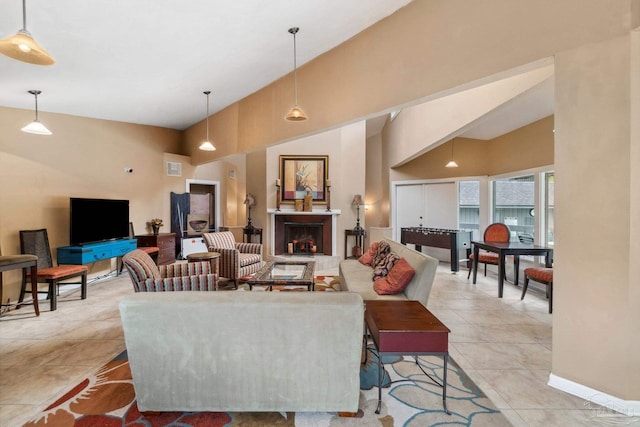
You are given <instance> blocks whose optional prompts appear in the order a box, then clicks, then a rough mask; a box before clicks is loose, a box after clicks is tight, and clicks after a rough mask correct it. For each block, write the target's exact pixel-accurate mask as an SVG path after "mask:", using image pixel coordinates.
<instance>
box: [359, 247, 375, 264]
mask: <svg viewBox="0 0 640 427" xmlns="http://www.w3.org/2000/svg"><path fill="white" fill-rule="evenodd" d="M377 250H378V242H374V243H372V244H371V246H370V247H369V250H368V251H367V252H365V253H364V254H363V255H362V256H361V257H360V258H358V261H360V262H361V263H362V264H364V265H371V262H372V261H373V257H374V255H375V254H376V251H377Z"/></svg>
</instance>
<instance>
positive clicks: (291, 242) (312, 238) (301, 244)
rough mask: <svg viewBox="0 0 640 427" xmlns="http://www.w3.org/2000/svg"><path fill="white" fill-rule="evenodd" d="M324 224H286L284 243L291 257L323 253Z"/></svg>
mask: <svg viewBox="0 0 640 427" xmlns="http://www.w3.org/2000/svg"><path fill="white" fill-rule="evenodd" d="M322 228H323V224H322V223H303V224H301V223H297V222H285V223H284V241H285V243H286V246H287V253H288V254H291V255H313V254H316V253H323V249H322V248H323V244H322V243H323V242H322V237H323V236H322Z"/></svg>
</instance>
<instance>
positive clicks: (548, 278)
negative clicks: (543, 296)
mask: <svg viewBox="0 0 640 427" xmlns="http://www.w3.org/2000/svg"><path fill="white" fill-rule="evenodd" d="M529 280H533V281H535V282H539V283H542V284H544V285H546V287H547V298H548V299H549V313H551V312H553V268H549V267H529V268H525V269H524V286H523V287H522V296H521V297H520V299H521V300H523V299H524V296H525V294H526V293H527V288H528V287H529Z"/></svg>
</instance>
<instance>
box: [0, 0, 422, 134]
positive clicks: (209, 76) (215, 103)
mask: <svg viewBox="0 0 640 427" xmlns="http://www.w3.org/2000/svg"><path fill="white" fill-rule="evenodd" d="M410 1H411V0H366V1H353V0H350V1H345V0H304V1H295V0H269V1H265V0H241V1H230V0H226V1H223V0H188V1H185V0H182V1H180V0H84V1H82V0H28V1H27V30H28V31H29V32H31V34H32V35H33V37H34V39H35V40H36V41H37V42H38V43H40V44H41V45H42V47H43V48H44V49H46V50H47V51H48V52H49V54H51V56H53V57H54V59H55V60H56V63H55V64H54V65H52V66H37V65H31V64H26V63H22V62H19V61H16V60H13V59H11V58H8V57H6V56H4V55H0V106H5V107H14V108H24V109H33V107H34V99H33V96H32V95H29V94H28V93H27V91H28V90H30V89H38V90H41V91H42V94H41V95H40V96H39V97H38V104H39V109H40V111H45V112H55V113H64V114H72V115H77V116H85V117H93V118H101V119H109V120H117V121H124V122H131V123H139V124H148V125H155V126H163V127H168V128H174V129H185V128H187V127H189V126H191V125H192V124H194V123H196V122H199V121H200V120H202V119H203V118H204V116H205V111H206V97H205V95H203V94H202V92H203V91H205V90H210V91H211V98H210V112H211V113H214V112H216V111H218V110H220V109H222V108H224V107H226V106H228V105H229V104H232V103H234V102H236V101H238V100H240V99H242V98H244V97H246V96H247V95H249V94H251V93H253V92H255V91H256V90H258V89H260V88H262V87H264V86H266V85H267V84H269V83H271V82H273V81H274V80H277V79H279V78H280V77H282V76H283V75H286V74H287V73H289V72H291V71H292V70H293V36H292V35H291V34H289V33H288V31H287V30H288V29H289V28H291V27H296V26H297V27H300V32H299V33H298V35H297V52H298V55H297V61H298V66H300V65H302V64H304V63H306V62H308V61H310V60H311V59H313V58H315V57H316V56H318V55H320V54H322V53H323V52H326V51H328V50H330V49H332V48H333V47H335V46H337V45H339V44H340V43H342V42H344V41H345V40H348V39H349V38H351V37H353V36H354V35H356V34H357V33H359V32H361V31H362V30H364V29H365V28H367V27H369V26H371V25H373V24H374V23H376V22H377V21H379V20H381V19H382V18H384V17H385V16H388V15H390V14H392V13H393V12H395V11H396V10H397V9H399V8H401V7H403V6H404V5H406V4H407V3H409V2H410ZM21 28H22V1H21V0H0V38H4V37H8V36H10V35H13V34H15V33H16V32H17V31H18V30H19V29H21ZM284 114H286V111H284V112H283V115H284Z"/></svg>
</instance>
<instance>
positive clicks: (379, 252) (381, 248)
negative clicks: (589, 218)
mask: <svg viewBox="0 0 640 427" xmlns="http://www.w3.org/2000/svg"><path fill="white" fill-rule="evenodd" d="M389 252H391V246H389V243H387V242H385V241H384V240H383V241H381V242H380V243H378V248H377V249H376V254H375V255H374V256H373V260H372V261H371V267H373V268H376V265H378V263H380V262H381V261H382V260H383V259H384V257H385V256H386V255H387V254H388V253H389Z"/></svg>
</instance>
